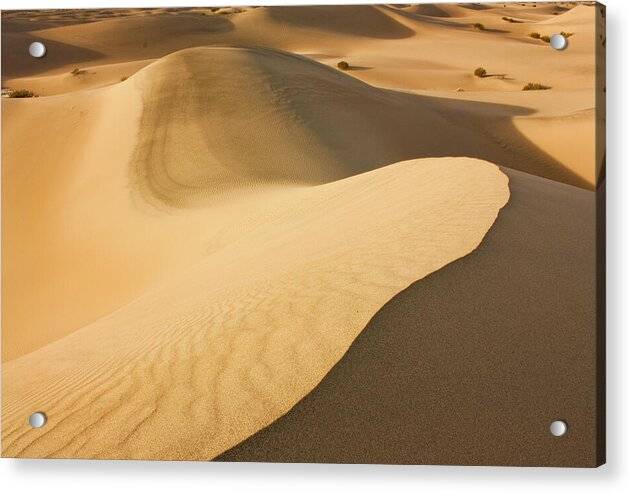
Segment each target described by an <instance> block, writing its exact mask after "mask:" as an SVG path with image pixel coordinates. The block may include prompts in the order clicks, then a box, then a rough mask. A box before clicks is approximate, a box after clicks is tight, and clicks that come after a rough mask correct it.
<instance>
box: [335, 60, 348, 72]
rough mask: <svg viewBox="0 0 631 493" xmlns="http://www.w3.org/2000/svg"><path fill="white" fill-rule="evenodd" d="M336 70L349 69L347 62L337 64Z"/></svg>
mask: <svg viewBox="0 0 631 493" xmlns="http://www.w3.org/2000/svg"><path fill="white" fill-rule="evenodd" d="M337 68H339V69H340V70H348V69H350V68H351V66H350V65H349V64H348V62H345V61H344V60H342V61H341V62H337Z"/></svg>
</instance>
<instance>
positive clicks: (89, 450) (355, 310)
mask: <svg viewBox="0 0 631 493" xmlns="http://www.w3.org/2000/svg"><path fill="white" fill-rule="evenodd" d="M508 194H509V192H508V186H507V179H506V176H505V175H504V174H503V173H501V172H500V171H499V169H498V168H497V167H496V166H494V165H491V164H488V163H485V162H483V161H479V160H472V159H465V158H443V159H425V160H413V161H408V162H402V163H398V164H393V165H391V166H388V167H385V168H382V169H379V170H375V171H372V172H369V173H364V174H361V175H357V176H354V177H350V178H347V179H344V180H339V181H336V182H332V183H329V184H326V185H321V186H316V187H309V188H306V189H300V190H297V191H295V196H292V197H290V198H288V199H287V201H288V202H287V203H286V204H283V206H282V207H281V208H280V210H279V211H278V212H277V214H275V215H274V216H273V218H272V219H271V220H270V221H269V222H268V224H267V225H265V226H261V227H259V228H258V230H256V231H255V232H253V233H252V234H251V235H245V236H243V237H242V238H241V239H240V240H239V241H237V242H235V243H233V244H232V245H231V246H230V248H226V249H222V250H219V251H217V252H215V253H214V254H213V255H210V256H209V257H208V258H207V259H205V260H204V261H203V262H200V263H199V264H197V265H196V266H195V267H194V268H192V269H190V270H189V271H188V272H186V273H184V274H182V275H180V276H179V278H178V279H177V280H175V281H174V280H171V281H170V282H169V283H168V285H167V286H162V287H160V288H156V289H155V290H153V291H151V292H148V293H146V294H144V295H142V296H141V297H140V298H138V299H136V300H135V301H133V302H131V303H129V304H128V305H126V306H125V307H123V308H121V309H119V310H117V311H115V312H114V313H112V314H111V315H108V316H106V317H104V318H102V319H100V320H98V321H96V322H95V323H93V324H90V325H88V326H86V327H84V328H82V329H80V330H78V331H76V332H74V333H73V334H70V335H68V336H66V337H65V338H63V339H61V340H59V341H57V342H55V343H51V344H48V345H47V346H45V347H43V348H41V349H38V350H37V351H34V352H32V353H30V354H28V355H25V356H22V357H20V358H18V359H15V360H12V361H9V362H5V363H4V365H3V378H4V385H3V396H4V399H3V442H2V443H3V454H4V455H8V456H21V457H29V456H31V457H35V456H39V457H42V456H45V457H72V456H77V455H81V456H83V457H101V458H105V457H109V458H116V457H119V458H123V457H133V458H147V459H150V458H153V459H157V458H162V459H182V458H186V459H208V458H212V457H214V456H216V455H218V454H219V453H221V452H223V451H224V450H226V449H227V448H229V447H230V446H233V445H235V444H236V443H238V442H239V441H241V440H243V439H244V438H245V437H247V436H249V435H250V434H252V433H253V432H255V431H256V430H258V429H260V428H261V427H262V426H265V425H267V424H269V423H270V422H272V421H273V420H274V419H276V418H277V417H279V416H280V415H282V414H284V413H285V412H287V411H288V410H289V409H290V408H291V407H292V406H293V405H294V404H295V403H296V402H297V401H298V400H299V399H300V398H301V397H302V396H303V395H304V394H306V393H307V392H308V391H309V390H310V389H312V388H313V387H314V386H315V385H316V384H317V383H318V382H319V381H320V380H321V378H322V377H323V376H324V374H325V373H326V372H327V371H328V370H329V368H330V367H331V366H332V365H333V364H334V363H335V362H336V361H337V360H338V359H339V358H340V357H341V356H342V354H343V353H344V352H345V351H346V349H347V348H348V346H349V345H350V343H351V342H352V340H353V339H354V338H355V337H356V336H357V334H358V333H359V331H360V330H361V329H362V328H363V327H364V326H365V324H366V323H367V322H368V320H369V319H370V317H371V316H372V315H373V314H374V312H375V311H376V310H377V309H378V308H379V307H380V306H381V305H382V304H383V303H384V302H385V301H386V300H387V299H389V298H390V297H392V296H393V295H394V294H395V293H397V292H398V291H400V290H401V289H402V288H403V287H405V286H407V285H409V284H410V283H411V282H412V281H414V280H416V279H419V278H422V277H424V276H425V275H427V274H428V273H429V272H432V271H434V270H436V269H438V268H440V267H442V266H443V265H444V264H446V263H448V262H450V261H452V260H454V259H456V258H459V257H461V256H463V255H466V254H467V253H469V252H470V251H471V250H473V249H474V248H475V247H476V246H477V244H478V243H479V242H480V241H481V239H482V237H483V235H484V234H485V233H486V231H487V230H488V228H490V226H491V224H492V223H493V221H494V220H495V218H496V216H497V213H498V210H499V208H501V207H502V206H503V205H504V203H505V202H506V201H507V199H508ZM292 195H293V194H292ZM383 231H388V232H389V234H388V235H387V236H384V235H383V234H382V233H383ZM351 245H352V247H351V248H349V246H351ZM316 307H317V309H315V308H316ZM148 334H150V336H148ZM35 388H37V389H38V390H37V392H36V393H34V392H33V390H34V389H35ZM62 389H63V391H62ZM208 389H211V391H210V392H209V391H208ZM29 395H30V397H28V398H26V397H25V396H29ZM43 405H46V408H47V409H48V410H49V411H48V412H49V416H50V421H49V424H47V426H46V428H45V429H42V431H41V432H35V433H34V432H32V431H28V424H27V423H26V422H25V421H24V415H25V413H28V410H29V409H33V408H35V407H38V406H43ZM83 411H88V412H89V415H88V416H86V415H85V413H84V412H83ZM95 437H98V440H95V439H94V438H95Z"/></svg>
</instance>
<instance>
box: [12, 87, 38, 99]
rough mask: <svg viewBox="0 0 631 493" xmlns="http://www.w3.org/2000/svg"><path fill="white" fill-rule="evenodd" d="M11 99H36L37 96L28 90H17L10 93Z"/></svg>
mask: <svg viewBox="0 0 631 493" xmlns="http://www.w3.org/2000/svg"><path fill="white" fill-rule="evenodd" d="M9 97H10V98H35V97H37V94H35V93H34V92H33V91H29V90H28V89H16V90H15V91H11V92H10V93H9Z"/></svg>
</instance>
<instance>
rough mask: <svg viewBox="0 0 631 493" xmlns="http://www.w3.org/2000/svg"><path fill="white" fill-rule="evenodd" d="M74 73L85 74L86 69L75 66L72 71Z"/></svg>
mask: <svg viewBox="0 0 631 493" xmlns="http://www.w3.org/2000/svg"><path fill="white" fill-rule="evenodd" d="M70 73H71V74H72V75H81V74H85V70H82V69H80V68H79V67H75V68H73V69H72V72H70Z"/></svg>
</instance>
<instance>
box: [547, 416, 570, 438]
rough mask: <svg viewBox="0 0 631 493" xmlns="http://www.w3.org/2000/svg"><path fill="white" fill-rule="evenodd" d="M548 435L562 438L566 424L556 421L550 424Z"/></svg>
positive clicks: (565, 430)
mask: <svg viewBox="0 0 631 493" xmlns="http://www.w3.org/2000/svg"><path fill="white" fill-rule="evenodd" d="M550 433H552V435H554V436H555V437H562V436H563V435H565V434H566V433H567V423H566V422H565V421H561V420H560V419H557V420H556V421H553V422H552V423H550Z"/></svg>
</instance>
